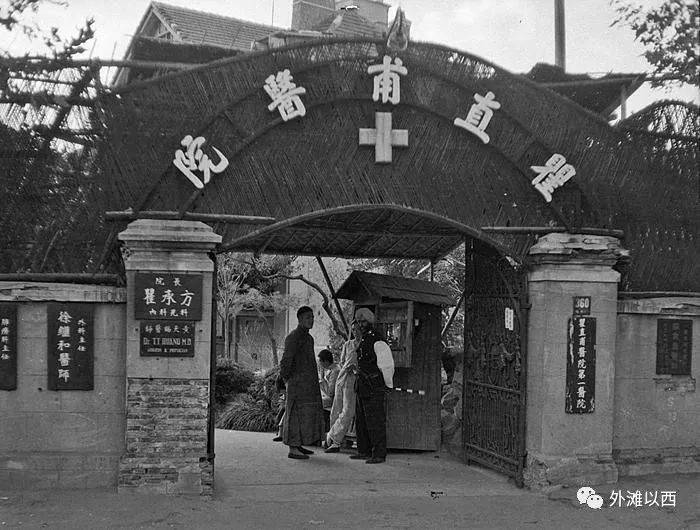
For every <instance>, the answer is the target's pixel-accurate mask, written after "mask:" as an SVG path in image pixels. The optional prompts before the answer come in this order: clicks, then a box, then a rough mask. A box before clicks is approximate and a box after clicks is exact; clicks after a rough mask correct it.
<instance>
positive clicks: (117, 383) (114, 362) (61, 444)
mask: <svg viewBox="0 0 700 530" xmlns="http://www.w3.org/2000/svg"><path fill="white" fill-rule="evenodd" d="M75 303H80V305H79V306H78V305H75ZM74 308H76V311H78V309H79V311H82V313H81V314H80V315H79V314H78V313H77V312H74V311H73V309H74ZM0 309H1V310H2V312H3V315H2V316H3V320H2V322H3V324H5V325H3V326H1V327H0V329H3V328H4V329H5V331H4V332H3V336H7V337H8V340H7V341H6V342H5V343H4V344H6V345H7V346H8V348H7V350H8V352H6V354H7V358H6V359H5V361H7V363H8V364H6V365H3V364H1V362H0V366H2V367H3V368H2V374H0V375H2V381H3V383H5V385H4V386H8V383H12V381H13V375H14V383H15V385H14V386H15V388H14V389H7V390H0V425H2V428H1V429H0V483H1V484H3V486H6V487H9V488H12V489H37V488H90V487H115V486H116V484H117V474H118V469H119V458H120V456H121V455H122V454H123V452H124V428H125V424H124V421H125V420H124V416H125V400H124V396H125V380H126V378H125V352H126V344H125V337H126V331H125V316H126V291H125V289H122V288H116V287H109V286H99V285H75V284H57V283H38V282H10V281H0ZM84 315H91V318H92V320H91V321H90V318H87V317H85V316H84ZM78 317H80V318H78ZM13 319H14V320H13ZM58 319H60V320H61V321H60V322H58V321H57V322H51V321H50V320H58ZM81 319H82V320H84V322H82V323H80V324H79V323H78V320H81ZM81 338H83V339H85V338H87V340H85V341H84V343H83V344H85V346H82V345H81V346H79V344H81V343H80V340H81ZM59 343H60V344H59ZM78 348H80V350H79V349H78ZM11 350H14V351H11ZM61 354H64V355H61ZM12 355H14V356H15V357H14V359H15V361H16V369H14V367H9V366H10V364H11V361H12V359H11V356H12ZM90 357H91V358H92V369H90V367H89V366H86V365H81V366H78V365H77V364H76V363H78V362H80V363H83V364H84V361H85V360H86V359H89V358H90ZM0 361H2V359H0ZM59 370H65V371H62V372H59ZM71 370H72V371H71ZM91 370H92V373H90V371H91ZM12 372H14V373H12ZM90 376H92V382H91V384H92V389H81V390H64V389H60V388H61V387H70V386H71V385H73V384H80V385H82V386H90V381H89V379H90ZM9 386H12V384H9ZM51 386H54V387H56V386H58V387H59V389H57V390H52V389H50V387H51Z"/></svg>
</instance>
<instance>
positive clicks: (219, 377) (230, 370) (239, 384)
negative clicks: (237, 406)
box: [214, 358, 255, 404]
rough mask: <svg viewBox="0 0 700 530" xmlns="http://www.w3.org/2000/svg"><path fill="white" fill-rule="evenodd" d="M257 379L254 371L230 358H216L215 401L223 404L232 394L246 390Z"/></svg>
mask: <svg viewBox="0 0 700 530" xmlns="http://www.w3.org/2000/svg"><path fill="white" fill-rule="evenodd" d="M254 380H255V376H254V375H253V372H251V371H250V370H248V369H247V368H245V367H243V366H241V365H240V364H238V363H234V362H233V361H231V360H230V359H222V358H219V359H217V360H216V377H215V385H216V386H215V388H214V401H215V402H216V403H219V404H222V403H226V401H228V400H229V398H230V397H231V395H233V394H238V393H241V392H245V391H246V390H247V389H248V387H249V386H250V385H251V383H253V381H254Z"/></svg>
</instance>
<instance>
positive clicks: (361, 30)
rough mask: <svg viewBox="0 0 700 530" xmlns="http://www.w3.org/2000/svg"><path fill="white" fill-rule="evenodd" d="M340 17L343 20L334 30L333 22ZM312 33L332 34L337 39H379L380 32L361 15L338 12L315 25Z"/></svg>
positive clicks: (352, 12)
mask: <svg viewBox="0 0 700 530" xmlns="http://www.w3.org/2000/svg"><path fill="white" fill-rule="evenodd" d="M339 15H342V16H343V19H342V22H341V23H340V25H338V27H336V28H334V27H333V26H334V21H335V20H336V18H337V17H338V16H339ZM312 29H313V30H314V31H322V32H326V33H332V34H333V35H337V36H338V37H381V36H382V31H380V30H377V29H376V28H375V27H374V25H373V24H372V23H371V22H370V21H369V20H367V19H366V18H365V17H363V16H362V15H358V14H357V13H355V12H354V11H338V12H337V13H335V14H333V15H330V16H329V17H328V18H326V19H324V20H323V21H321V22H319V23H318V24H316V25H315V26H314V27H313V28H312Z"/></svg>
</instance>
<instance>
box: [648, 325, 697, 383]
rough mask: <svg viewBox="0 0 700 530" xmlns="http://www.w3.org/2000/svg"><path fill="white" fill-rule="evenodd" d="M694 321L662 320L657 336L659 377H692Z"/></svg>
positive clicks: (657, 371)
mask: <svg viewBox="0 0 700 530" xmlns="http://www.w3.org/2000/svg"><path fill="white" fill-rule="evenodd" d="M692 337H693V321H692V320H681V319H676V318H660V319H659V320H658V327H657V335H656V373H657V375H690V361H691V351H692Z"/></svg>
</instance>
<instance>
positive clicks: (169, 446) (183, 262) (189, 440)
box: [118, 220, 221, 495]
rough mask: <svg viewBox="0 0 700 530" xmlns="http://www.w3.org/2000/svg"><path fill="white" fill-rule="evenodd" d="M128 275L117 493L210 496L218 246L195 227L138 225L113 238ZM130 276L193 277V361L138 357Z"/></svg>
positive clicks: (213, 236)
mask: <svg viewBox="0 0 700 530" xmlns="http://www.w3.org/2000/svg"><path fill="white" fill-rule="evenodd" d="M119 238H120V239H121V240H122V241H124V242H125V247H124V258H125V259H124V261H125V266H126V272H127V356H126V358H127V361H126V378H127V385H126V386H127V389H126V452H125V453H124V455H123V456H122V458H121V461H120V466H119V482H118V489H119V492H120V493H126V492H134V493H163V494H173V495H175V494H179V495H182V494H186V495H211V494H212V493H213V489H214V456H213V454H209V453H208V428H207V427H208V418H209V396H210V382H209V374H210V364H211V363H210V354H211V319H212V303H211V293H212V282H213V281H214V279H213V274H212V273H213V269H214V267H213V263H212V261H211V260H210V259H209V257H208V255H207V253H208V252H209V251H211V250H212V249H213V248H214V246H215V245H216V244H217V243H219V242H220V241H221V237H220V236H218V235H216V234H214V233H213V232H212V230H211V228H210V227H209V226H207V225H205V224H203V223H200V222H194V221H155V220H139V221H134V222H133V223H131V224H130V225H129V227H128V228H127V230H126V231H124V232H122V233H121V234H119ZM137 272H147V273H153V272H163V273H171V274H172V273H176V274H177V275H187V274H198V275H202V278H203V293H202V296H203V300H202V302H203V303H202V317H201V319H200V320H197V321H192V322H190V323H189V324H191V325H192V326H194V356H193V357H142V356H141V355H140V336H139V334H140V322H139V321H138V320H136V319H135V311H134V307H135V301H136V300H137V299H140V298H142V297H143V293H136V292H135V291H136V289H135V281H134V280H135V275H136V273H137Z"/></svg>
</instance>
